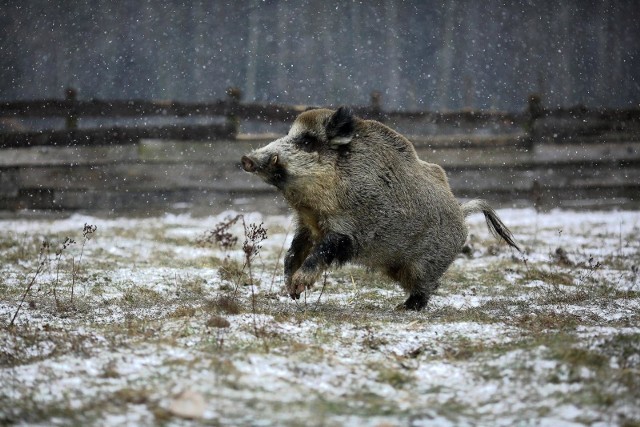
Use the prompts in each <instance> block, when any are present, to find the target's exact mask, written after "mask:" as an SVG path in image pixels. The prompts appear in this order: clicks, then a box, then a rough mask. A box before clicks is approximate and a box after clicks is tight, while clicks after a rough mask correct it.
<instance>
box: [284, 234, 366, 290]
mask: <svg viewBox="0 0 640 427" xmlns="http://www.w3.org/2000/svg"><path fill="white" fill-rule="evenodd" d="M292 246H293V245H292ZM353 255H354V245H353V241H352V240H351V238H350V237H348V236H345V235H344V234H338V233H331V232H330V233H327V234H326V235H325V236H324V237H323V238H322V240H320V241H319V242H318V243H317V244H315V245H314V246H313V248H311V251H310V253H309V255H308V256H307V258H306V259H305V260H304V262H303V263H302V265H301V266H300V268H299V269H298V270H297V271H296V272H295V273H294V274H293V276H292V278H291V282H290V283H288V286H287V290H288V291H289V296H291V298H293V299H300V295H301V294H302V293H303V292H304V290H305V289H306V288H308V287H311V286H312V285H313V284H314V283H315V281H316V280H317V279H318V277H319V276H320V274H322V272H323V271H324V270H325V269H326V268H328V267H329V266H330V265H331V264H332V263H333V262H334V261H336V262H337V263H338V264H339V265H341V264H344V263H345V262H347V261H349V259H351V258H352V257H353Z"/></svg>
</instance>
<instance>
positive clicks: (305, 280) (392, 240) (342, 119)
mask: <svg viewBox="0 0 640 427" xmlns="http://www.w3.org/2000/svg"><path fill="white" fill-rule="evenodd" d="M274 159H275V160H274ZM242 164H243V167H245V169H246V170H248V171H249V172H253V173H256V174H257V175H258V176H260V177H261V178H262V179H264V180H265V181H266V182H271V183H273V182H277V184H278V188H279V189H280V190H282V192H283V194H284V196H285V198H286V199H287V201H288V202H289V204H290V205H291V207H292V208H293V209H294V211H295V212H296V216H297V228H296V232H295V235H294V237H293V242H292V244H291V248H290V249H289V251H288V252H287V255H286V257H285V282H286V286H287V290H288V292H289V294H290V295H291V297H292V298H300V295H301V293H303V292H304V290H305V289H306V288H307V287H309V286H312V285H313V283H314V281H315V280H316V279H317V278H318V277H320V275H321V273H322V272H323V271H324V270H325V269H326V268H328V267H329V266H330V265H333V264H336V263H337V264H342V263H344V262H347V261H352V262H356V263H360V264H363V265H365V266H368V267H371V268H374V269H377V270H379V271H382V272H383V273H385V274H387V275H388V276H390V277H391V278H392V279H394V280H396V281H398V282H399V284H400V285H401V286H402V288H403V289H404V290H405V291H406V292H407V293H408V294H409V296H408V298H407V300H406V302H405V304H404V308H407V309H412V310H420V309H422V308H423V307H424V306H425V305H426V304H427V302H428V300H429V297H430V296H431V295H432V294H433V292H434V291H435V290H436V289H437V288H438V286H439V279H440V277H441V276H442V274H443V273H444V272H445V270H446V269H447V268H448V267H449V265H450V264H451V263H452V262H453V260H454V259H455V257H456V256H457V255H458V253H460V251H461V249H462V246H463V245H464V242H465V240H466V237H467V226H466V224H465V217H466V216H467V215H468V214H469V213H471V212H476V211H477V212H483V213H484V214H485V217H486V219H487V224H488V226H489V229H490V230H491V231H492V232H493V233H495V234H496V235H498V236H500V237H502V238H503V239H504V240H505V241H506V242H507V243H508V244H509V245H511V246H513V247H515V248H516V249H518V246H517V245H516V244H515V241H514V240H513V236H512V234H511V232H510V231H509V229H508V228H507V227H506V226H505V225H504V224H503V223H502V221H500V219H499V218H498V216H497V215H496V214H495V212H494V211H493V209H491V207H490V206H489V205H488V204H487V203H486V202H484V201H473V202H470V203H467V204H464V205H460V203H458V201H457V200H456V198H455V197H454V196H453V194H452V192H451V189H450V188H449V183H448V181H447V177H446V174H445V172H444V170H443V169H442V168H441V167H440V166H438V165H436V164H433V163H428V162H425V161H423V160H421V159H419V158H418V156H417V154H416V151H415V149H414V147H413V144H411V142H410V141H409V140H407V139H406V138H405V137H403V136H402V135H400V134H399V133H397V132H395V131H394V130H392V129H390V128H389V127H387V126H385V125H383V124H381V123H378V122H376V121H372V120H361V119H359V118H357V117H355V116H354V115H353V113H352V112H351V110H350V109H348V108H344V107H341V108H339V109H338V110H336V111H332V110H327V109H315V110H309V111H305V112H304V113H302V114H300V115H299V116H298V118H297V119H296V120H295V122H294V123H293V125H292V127H291V130H290V131H289V134H288V135H287V136H285V137H283V138H280V139H278V140H276V141H274V142H272V143H271V144H269V145H267V146H266V147H263V148H261V149H258V150H256V151H254V152H253V153H250V154H249V155H248V156H245V157H243V159H242ZM263 165H266V166H263ZM281 169H284V170H281ZM274 171H279V172H278V173H280V174H281V175H282V176H284V177H286V179H282V180H277V179H275V178H274V176H273V173H275V172H274ZM274 185H275V184H274Z"/></svg>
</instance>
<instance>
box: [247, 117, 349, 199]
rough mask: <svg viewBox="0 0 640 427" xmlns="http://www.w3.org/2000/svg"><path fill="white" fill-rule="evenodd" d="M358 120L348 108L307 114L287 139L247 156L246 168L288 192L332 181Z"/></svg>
mask: <svg viewBox="0 0 640 427" xmlns="http://www.w3.org/2000/svg"><path fill="white" fill-rule="evenodd" d="M356 120H358V119H356V118H355V117H354V116H353V113H352V112H351V110H350V109H349V108H346V107H340V108H339V109H338V110H336V111H332V110H327V109H315V110H309V111H305V112H304V113H302V114H300V115H299V116H298V117H297V118H296V120H295V122H294V123H293V125H292V126H291V129H290V130H289V133H288V134H287V135H286V136H284V137H282V138H280V139H277V140H275V141H273V142H272V143H270V144H268V145H266V146H264V147H262V148H259V149H257V150H255V151H253V152H251V153H249V154H247V155H246V156H243V157H242V159H241V163H242V168H243V169H244V170H245V171H247V172H251V173H255V174H256V175H258V176H259V177H260V178H262V179H263V180H264V181H265V182H267V183H268V184H271V185H274V186H276V187H277V188H279V189H280V190H283V191H285V192H286V191H291V190H293V189H294V188H295V189H298V190H304V189H308V188H309V187H310V185H309V184H310V183H311V182H317V181H318V180H327V179H329V180H330V179H331V177H332V176H335V162H336V158H337V156H338V155H339V154H340V153H341V152H344V151H346V150H347V149H348V148H347V147H348V145H349V143H350V142H351V139H352V138H353V135H354V132H355V127H356ZM332 171H333V172H332Z"/></svg>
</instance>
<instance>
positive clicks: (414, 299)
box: [402, 281, 440, 311]
mask: <svg viewBox="0 0 640 427" xmlns="http://www.w3.org/2000/svg"><path fill="white" fill-rule="evenodd" d="M421 285H422V286H420V285H418V286H414V287H413V289H412V290H411V292H410V293H409V298H407V300H406V301H405V302H404V304H403V306H402V307H403V308H405V309H407V310H415V311H420V310H422V309H423V308H425V306H426V305H427V303H428V302H429V298H430V297H431V294H433V293H434V292H435V290H436V289H438V286H439V285H440V283H439V282H437V281H436V282H431V283H427V284H426V286H425V285H424V284H421Z"/></svg>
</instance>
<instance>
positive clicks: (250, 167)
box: [240, 156, 258, 172]
mask: <svg viewBox="0 0 640 427" xmlns="http://www.w3.org/2000/svg"><path fill="white" fill-rule="evenodd" d="M240 162H241V163H242V169H244V170H245V171H247V172H255V171H256V170H257V169H258V167H257V165H256V162H254V161H253V159H251V157H248V156H242V159H240Z"/></svg>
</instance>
